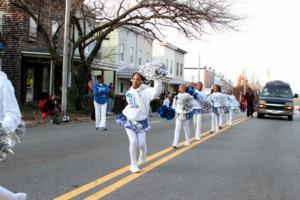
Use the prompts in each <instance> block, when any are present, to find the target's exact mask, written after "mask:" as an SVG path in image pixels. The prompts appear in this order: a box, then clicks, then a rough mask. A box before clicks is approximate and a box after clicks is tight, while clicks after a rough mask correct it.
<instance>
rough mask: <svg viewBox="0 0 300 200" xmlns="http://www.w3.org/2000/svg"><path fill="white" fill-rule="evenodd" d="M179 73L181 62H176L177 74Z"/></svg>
mask: <svg viewBox="0 0 300 200" xmlns="http://www.w3.org/2000/svg"><path fill="white" fill-rule="evenodd" d="M178 75H179V63H178V62H177V63H176V76H178Z"/></svg>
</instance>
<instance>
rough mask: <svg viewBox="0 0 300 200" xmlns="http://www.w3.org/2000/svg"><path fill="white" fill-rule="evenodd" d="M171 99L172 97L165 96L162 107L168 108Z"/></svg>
mask: <svg viewBox="0 0 300 200" xmlns="http://www.w3.org/2000/svg"><path fill="white" fill-rule="evenodd" d="M171 98H172V95H170V94H167V95H166V96H165V99H164V101H163V105H164V106H167V107H169V106H170V103H171V101H170V99H171Z"/></svg>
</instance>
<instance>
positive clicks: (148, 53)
mask: <svg viewBox="0 0 300 200" xmlns="http://www.w3.org/2000/svg"><path fill="white" fill-rule="evenodd" d="M148 62H150V52H147V61H146V63H148Z"/></svg>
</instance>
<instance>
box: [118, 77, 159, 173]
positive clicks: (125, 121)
mask: <svg viewBox="0 0 300 200" xmlns="http://www.w3.org/2000/svg"><path fill="white" fill-rule="evenodd" d="M144 80H145V78H144V77H143V76H142V75H141V74H140V73H138V72H135V73H134V74H133V75H132V79H131V81H132V86H131V88H130V89H129V90H128V91H127V93H126V101H127V103H128V105H127V106H126V107H125V109H124V110H123V112H122V114H123V115H119V116H117V117H116V121H117V123H118V124H120V125H122V126H123V127H124V128H125V130H126V133H127V136H128V139H129V153H130V163H131V165H130V171H131V172H132V173H137V172H139V171H140V169H139V167H138V165H137V151H138V150H139V164H142V163H143V162H145V159H146V153H147V147H146V132H147V131H148V130H149V126H148V115H149V109H150V102H151V101H152V100H153V99H155V98H157V97H158V96H159V95H160V93H161V91H162V82H161V80H155V81H154V87H153V88H152V87H149V86H148V85H145V84H143V81H144Z"/></svg>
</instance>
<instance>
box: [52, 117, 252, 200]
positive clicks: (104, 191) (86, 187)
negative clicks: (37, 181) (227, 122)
mask: <svg viewBox="0 0 300 200" xmlns="http://www.w3.org/2000/svg"><path fill="white" fill-rule="evenodd" d="M245 120H247V118H245V117H242V118H240V119H237V120H235V121H234V123H233V124H234V125H236V124H239V123H241V122H243V121H245ZM229 128H230V127H229V126H226V127H224V128H223V129H221V130H220V131H218V132H215V133H213V134H210V132H209V131H207V132H205V133H203V134H202V139H201V140H199V141H196V142H194V143H192V144H191V145H188V146H183V147H182V148H179V149H178V150H176V151H174V152H173V153H171V154H168V155H167V156H165V157H163V158H161V159H159V160H157V161H155V162H153V163H151V164H149V165H148V166H146V167H144V168H142V169H141V172H140V173H134V174H130V175H128V176H126V177H124V178H122V179H121V180H119V181H117V182H115V183H113V184H111V185H109V186H107V187H105V188H103V189H101V190H100V191H98V192H96V193H94V194H92V195H91V196H89V197H87V198H85V200H98V199H100V198H102V197H104V196H106V195H108V194H109V193H111V192H113V191H115V190H117V189H119V188H121V187H123V186H124V185H126V184H128V183H129V182H131V181H133V180H135V179H136V178H138V177H140V176H142V175H144V174H145V173H147V172H149V171H151V170H152V169H154V168H156V167H158V166H160V165H162V164H163V163H165V162H167V161H169V160H171V159H173V158H175V157H176V156H178V155H180V154H182V153H184V152H185V151H187V150H189V149H191V148H193V147H195V146H197V145H198V144H201V143H203V142H204V141H206V140H209V139H210V138H212V137H214V136H216V135H219V134H220V133H222V132H224V131H225V130H227V129H229ZM192 140H194V138H192ZM179 145H183V142H181V143H180V144H179ZM170 151H173V148H172V147H168V148H166V149H164V150H162V151H159V152H157V153H155V154H152V155H151V156H148V157H147V160H146V162H150V161H152V160H154V159H156V158H158V157H160V156H162V155H164V154H167V153H168V152H170ZM128 169H129V166H125V167H122V168H120V169H118V170H116V171H114V172H112V173H110V174H107V175H105V176H103V177H101V178H99V179H96V180H94V181H92V182H90V183H88V184H86V185H83V186H81V187H79V188H77V189H75V190H72V191H70V192H68V193H66V194H63V195H61V196H59V197H56V198H54V200H69V199H72V198H73V197H76V196H78V195H81V194H82V193H84V192H86V191H89V190H91V189H93V188H95V187H97V186H99V185H101V184H103V183H105V182H107V181H109V180H111V179H113V178H115V177H118V176H120V175H122V174H124V173H126V172H128Z"/></svg>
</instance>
